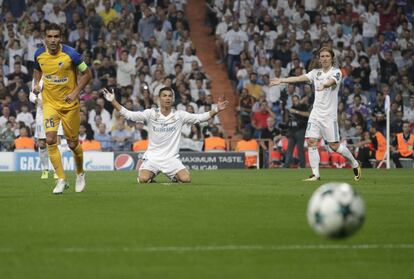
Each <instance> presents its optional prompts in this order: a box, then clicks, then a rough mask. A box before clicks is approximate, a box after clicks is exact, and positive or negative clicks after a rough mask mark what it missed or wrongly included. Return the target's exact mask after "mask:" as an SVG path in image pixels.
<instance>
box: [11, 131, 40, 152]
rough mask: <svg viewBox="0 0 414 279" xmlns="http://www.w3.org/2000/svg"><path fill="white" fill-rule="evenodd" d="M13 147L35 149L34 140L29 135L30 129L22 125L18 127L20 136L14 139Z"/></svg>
mask: <svg viewBox="0 0 414 279" xmlns="http://www.w3.org/2000/svg"><path fill="white" fill-rule="evenodd" d="M14 148H15V149H17V150H18V149H29V150H33V151H34V150H35V141H34V139H33V138H32V137H30V130H29V128H28V127H26V126H23V127H21V128H20V136H19V137H18V138H16V139H15V140H14Z"/></svg>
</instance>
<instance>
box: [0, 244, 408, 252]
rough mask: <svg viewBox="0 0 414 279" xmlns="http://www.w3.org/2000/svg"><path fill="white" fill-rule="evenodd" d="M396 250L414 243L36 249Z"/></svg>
mask: <svg viewBox="0 0 414 279" xmlns="http://www.w3.org/2000/svg"><path fill="white" fill-rule="evenodd" d="M390 249H391V250H396V249H414V244H348V245H347V244H307V245H269V246H266V245H223V246H150V247H142V246H139V247H134V246H124V247H55V248H45V249H36V248H33V250H34V251H36V252H43V253H113V252H125V253H131V252H132V253H134V252H135V253H155V252H166V253H168V252H170V253H191V252H210V251H213V252H214V251H303V250H390ZM24 251H25V249H13V248H6V247H3V248H2V247H0V253H13V252H24Z"/></svg>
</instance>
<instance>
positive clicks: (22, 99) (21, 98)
mask: <svg viewBox="0 0 414 279" xmlns="http://www.w3.org/2000/svg"><path fill="white" fill-rule="evenodd" d="M12 95H13V94H12ZM16 99H17V100H16V101H14V102H13V103H11V106H10V108H11V109H12V110H13V111H14V112H16V113H18V112H20V111H21V110H22V106H27V108H28V109H29V110H30V111H32V110H33V104H32V103H31V102H30V101H29V98H28V94H27V93H26V92H25V91H24V89H22V88H21V89H20V90H19V91H18V93H17V98H16Z"/></svg>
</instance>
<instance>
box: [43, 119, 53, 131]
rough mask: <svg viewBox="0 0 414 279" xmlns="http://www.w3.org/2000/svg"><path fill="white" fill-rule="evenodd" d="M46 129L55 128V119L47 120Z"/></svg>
mask: <svg viewBox="0 0 414 279" xmlns="http://www.w3.org/2000/svg"><path fill="white" fill-rule="evenodd" d="M45 127H46V129H48V128H53V127H55V122H53V118H49V119H45Z"/></svg>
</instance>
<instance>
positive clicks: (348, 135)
mask: <svg viewBox="0 0 414 279" xmlns="http://www.w3.org/2000/svg"><path fill="white" fill-rule="evenodd" d="M339 131H340V135H341V141H343V140H346V142H347V143H348V144H352V143H353V142H354V139H355V137H356V129H355V128H354V127H353V126H352V121H351V119H350V118H347V119H345V122H344V126H343V127H342V128H340V130H339Z"/></svg>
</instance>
